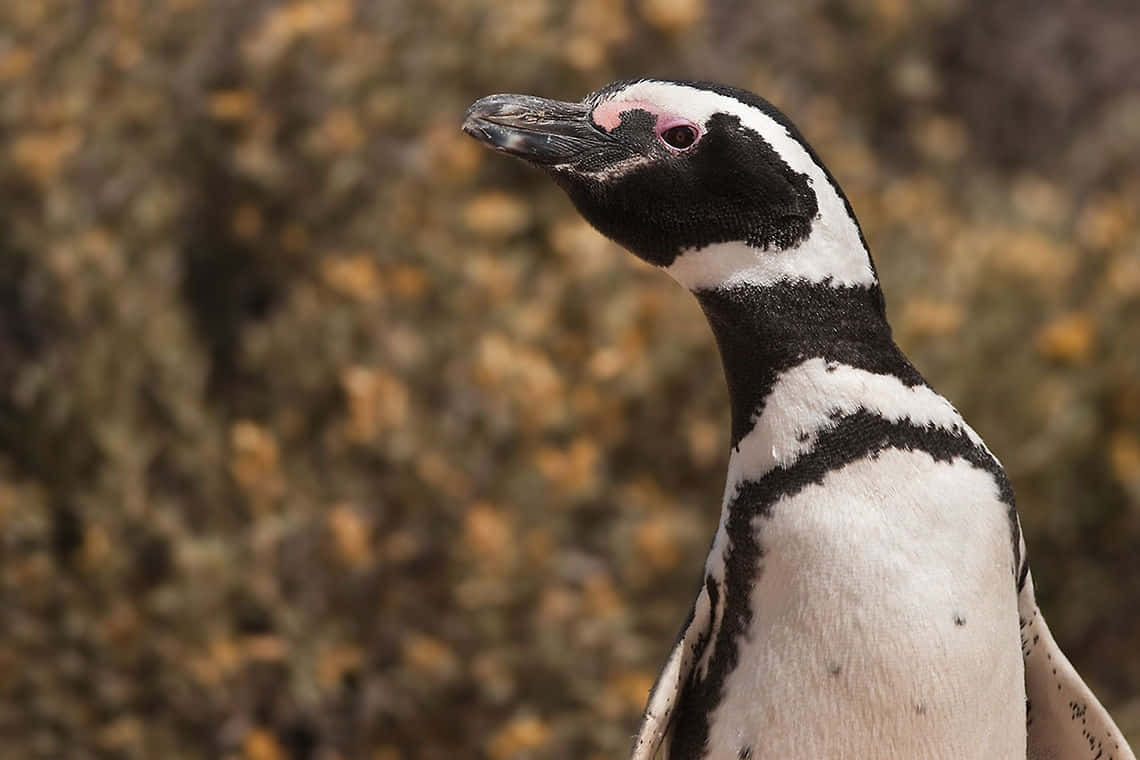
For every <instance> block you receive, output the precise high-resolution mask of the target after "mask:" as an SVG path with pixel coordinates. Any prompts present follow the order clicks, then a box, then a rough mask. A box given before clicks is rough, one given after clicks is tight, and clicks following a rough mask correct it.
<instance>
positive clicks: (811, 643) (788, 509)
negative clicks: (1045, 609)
mask: <svg viewBox="0 0 1140 760" xmlns="http://www.w3.org/2000/svg"><path fill="white" fill-rule="evenodd" d="M1008 519H1009V518H1008V510H1007V507H1006V505H1005V504H1003V503H1001V502H1000V501H999V498H998V492H997V487H996V485H995V483H994V480H993V478H992V476H991V475H990V474H988V473H986V472H984V471H982V470H980V469H977V468H975V467H973V466H971V465H970V464H968V463H967V462H965V461H963V460H960V459H956V460H953V461H951V462H936V461H935V460H934V459H933V458H932V457H930V456H929V455H928V454H926V453H923V452H918V451H913V452H912V451H900V450H887V451H883V452H882V453H880V454H879V455H878V457H877V458H875V459H865V460H860V461H857V462H854V463H852V464H849V465H847V466H845V467H843V468H841V469H839V470H836V471H833V472H832V473H830V474H829V475H827V476H826V478H825V479H824V482H823V483H822V484H820V485H811V486H808V487H806V488H804V489H803V490H801V491H800V492H799V493H797V494H796V495H794V496H791V497H787V498H784V499H781V500H780V501H778V502H776V504H775V505H774V508H773V509H772V512H771V516H770V517H758V518H756V520H755V521H754V523H753V528H754V530H755V531H756V535H757V539H758V541H759V544H760V546H761V547H762V549H763V551H764V557H763V559H762V560H761V562H762V566H761V567H759V568H757V573H758V580H757V582H756V584H755V585H754V587H753V589H752V599H751V603H752V610H753V618H752V623H751V628H750V630H749V633H748V635H747V636H746V637H743V638H742V639H741V640H740V642H739V644H738V646H739V660H738V661H739V663H740V664H739V667H737V668H736V669H735V670H733V671H732V672H731V673H730V674H729V676H728V679H727V681H726V683H725V685H724V690H723V694H724V697H723V700H722V702H721V703H720V705H719V706H718V707H717V709H716V710H715V711H714V713H713V715H712V716H711V720H710V732H709V742H708V747H709V748H710V749H711V754H710V755H709V757H715V758H721V757H723V758H726V759H731V760H735V759H736V758H738V756H739V753H740V751H741V749H742V748H743V747H746V746H747V747H751V756H752V757H753V758H756V759H757V760H759V758H780V759H781V760H788V759H789V758H821V757H827V758H845V757H849V758H882V757H891V758H954V759H955V760H962V759H963V758H979V760H980V759H981V758H986V759H987V760H991V759H992V758H1018V759H1019V760H1020V759H1021V758H1024V757H1025V701H1024V685H1023V683H1024V682H1023V673H1022V668H1023V665H1022V659H1021V650H1020V647H1019V639H1018V618H1017V602H1016V589H1015V588H1014V584H1013V582H1012V579H1011V578H1010V574H1009V567H1010V564H1009V563H1010V551H1011V550H1010V544H1009V523H1008Z"/></svg>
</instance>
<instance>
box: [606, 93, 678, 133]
mask: <svg viewBox="0 0 1140 760" xmlns="http://www.w3.org/2000/svg"><path fill="white" fill-rule="evenodd" d="M633 110H641V111H648V112H649V113H651V114H653V115H654V116H656V117H657V119H658V121H660V119H661V109H660V108H658V107H657V105H656V104H654V103H648V102H646V101H641V100H607V101H606V102H605V103H602V104H601V105H599V106H598V107H597V108H595V109H594V113H593V114H591V116H592V118H593V119H594V123H595V124H597V125H598V126H599V127H601V128H602V129H604V130H606V131H607V132H613V131H614V130H615V129H617V128H618V127H619V126H621V115H622V114H623V113H625V112H626V111H633Z"/></svg>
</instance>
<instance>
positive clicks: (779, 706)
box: [463, 79, 1135, 760]
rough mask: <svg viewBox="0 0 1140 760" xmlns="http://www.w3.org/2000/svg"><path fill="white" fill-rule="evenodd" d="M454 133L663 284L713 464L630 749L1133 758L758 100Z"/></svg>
mask: <svg viewBox="0 0 1140 760" xmlns="http://www.w3.org/2000/svg"><path fill="white" fill-rule="evenodd" d="M463 130H464V131H465V132H466V133H467V134H468V135H470V136H472V137H474V138H475V139H477V140H478V141H480V142H482V143H484V144H485V145H487V146H489V147H490V148H493V149H495V150H498V151H501V152H503V153H507V154H509V155H512V156H516V157H518V158H521V159H523V160H525V161H527V162H529V163H531V164H533V165H535V166H537V167H540V168H541V169H543V170H545V171H546V172H547V173H548V174H549V175H550V176H551V177H552V178H553V179H554V181H555V182H556V183H557V184H558V185H559V186H561V187H562V189H563V190H564V191H565V192H566V194H567V195H568V196H569V197H570V200H571V201H572V202H573V204H574V205H575V207H576V208H577V209H578V211H579V212H580V213H581V214H582V216H583V217H585V219H586V220H588V221H589V223H590V224H592V225H593V226H594V227H595V228H596V229H598V230H599V231H600V232H601V233H602V234H604V235H606V236H607V237H609V238H611V239H612V240H614V241H616V242H617V243H619V244H620V245H622V246H624V247H625V248H627V249H628V250H629V251H631V252H632V253H633V254H634V255H636V256H638V257H640V258H641V259H643V260H645V261H647V262H649V263H650V264H653V265H655V266H657V267H659V268H661V269H663V270H665V272H667V273H668V274H669V275H670V276H672V278H673V279H674V280H676V281H677V282H678V283H680V284H681V285H682V286H684V287H686V288H688V289H689V290H690V291H691V292H692V293H693V295H694V296H695V297H696V299H697V301H698V302H699V304H700V306H701V309H702V310H703V312H704V314H705V316H706V317H707V319H708V322H709V325H710V327H711V329H712V332H713V335H714V337H715V339H716V342H717V345H718V348H719V350H720V356H721V361H722V364H723V370H724V376H725V379H726V382H727V385H728V394H729V400H730V404H731V418H732V421H731V441H730V443H731V453H730V459H729V465H728V476H727V482H726V485H725V491H724V496H723V499H722V502H721V512H720V522H719V524H718V526H717V530H716V535H715V537H714V539H713V542H712V547H711V550H710V552H709V554H708V558H707V560H706V562H705V566H704V572H703V574H702V576H701V583H700V584H699V592H698V593H697V598H696V600H695V601H694V603H693V606H692V609H691V612H690V614H689V616H688V619H687V621H686V622H685V623H684V625H683V626H682V630H681V632H680V635H679V637H678V638H677V641H676V644H675V645H674V646H673V648H672V650H671V652H670V654H669V655H668V657H667V660H666V662H665V665H664V668H663V669H662V671H661V674H660V676H659V677H658V680H657V682H656V684H655V686H654V687H653V689H652V691H651V692H650V695H649V698H648V704H647V706H646V708H645V712H644V716H643V718H642V720H641V724H640V727H639V729H638V731H637V734H636V737H635V739H634V744H633V749H632V753H631V758H632V760H651V758H653V757H655V756H656V755H657V754H658V750H659V749H661V750H663V752H664V757H666V758H668V759H669V760H698V759H705V758H707V759H709V760H767V759H769V758H779V759H780V760H789V759H792V758H805V759H806V758H922V759H923V760H931V759H932V758H944V759H945V760H966V759H969V758H977V759H978V760H982V759H983V758H984V759H985V760H994V758H1003V759H1008V760H1013V759H1014V758H1016V759H1017V760H1022V759H1023V758H1029V759H1030V760H1078V759H1080V760H1092V759H1093V758H1099V759H1100V760H1134V758H1135V756H1134V755H1133V753H1132V751H1131V749H1130V748H1129V747H1128V745H1127V743H1126V742H1125V740H1124V738H1123V736H1122V735H1121V732H1120V731H1119V729H1118V728H1117V727H1116V725H1115V724H1114V722H1113V720H1112V718H1111V717H1110V716H1109V714H1108V713H1107V711H1106V710H1105V709H1104V708H1103V707H1102V706H1101V704H1100V702H1098V701H1097V698H1096V697H1095V696H1094V695H1093V693H1092V692H1091V690H1090V689H1089V688H1088V687H1087V686H1086V685H1085V683H1084V682H1083V681H1082V679H1081V677H1080V676H1079V675H1078V674H1077V673H1076V671H1075V670H1074V669H1073V667H1072V665H1071V664H1070V663H1069V661H1068V660H1067V659H1066V657H1065V655H1064V654H1063V653H1062V652H1061V650H1060V648H1059V647H1058V646H1057V643H1056V641H1054V639H1053V637H1052V635H1051V634H1050V632H1049V628H1048V626H1047V625H1046V623H1045V620H1044V618H1043V617H1042V616H1041V613H1040V611H1039V609H1038V607H1037V603H1036V601H1035V599H1034V592H1033V579H1032V576H1031V574H1030V572H1029V566H1028V562H1027V556H1026V546H1025V541H1024V538H1023V536H1022V532H1021V529H1020V525H1019V523H1018V517H1017V511H1016V508H1015V504H1014V494H1013V490H1012V488H1011V487H1010V482H1009V479H1008V477H1007V476H1006V474H1005V471H1004V470H1003V469H1002V466H1001V464H1000V463H999V462H998V460H997V458H996V457H995V456H994V455H993V454H992V453H991V452H990V450H989V449H988V448H987V447H986V444H985V443H984V442H983V441H982V439H981V438H980V437H979V436H978V434H977V433H976V432H974V430H973V429H972V428H971V427H970V426H969V425H968V424H966V422H965V420H963V418H962V417H961V415H960V414H959V413H958V411H957V410H956V409H955V408H954V406H953V405H952V404H951V403H950V402H949V401H947V400H946V399H945V398H943V397H942V396H940V395H939V394H938V393H937V392H935V391H934V389H933V388H932V387H931V386H930V384H929V383H927V382H926V380H925V379H924V378H923V377H922V375H920V374H919V372H918V371H917V370H916V369H915V367H914V366H913V365H912V364H911V363H910V361H908V359H907V358H906V357H905V356H904V355H903V353H902V351H901V350H900V349H899V348H898V346H897V345H896V344H895V342H894V341H893V339H892V337H891V328H890V326H889V324H888V322H887V318H886V308H885V303H884V299H883V293H882V290H881V288H880V286H879V281H878V277H877V274H876V271H875V267H874V264H873V263H872V260H871V256H870V253H869V249H868V246H867V242H866V239H865V238H864V235H863V232H862V230H861V229H860V226H859V222H858V221H857V219H856V217H855V214H854V212H853V211H852V208H851V204H850V203H849V202H848V200H847V198H846V196H845V195H844V193H843V191H842V190H841V189H840V187H839V185H838V184H837V183H836V181H835V179H834V177H833V176H832V175H831V174H830V172H829V171H828V170H827V168H826V167H825V166H824V164H823V162H822V161H820V159H819V157H818V156H817V155H816V153H815V151H814V150H813V149H812V148H811V146H810V145H809V144H808V143H807V141H806V140H805V139H804V138H803V137H802V136H801V134H800V132H799V130H798V129H797V128H796V127H795V126H794V125H793V124H792V122H791V121H790V120H789V119H788V118H787V117H786V116H784V114H782V113H781V112H780V111H778V110H777V109H776V108H775V107H773V106H772V105H771V104H770V103H768V102H767V101H765V100H764V99H762V98H760V97H758V96H756V95H753V94H752V93H750V92H746V91H743V90H740V89H735V88H732V87H727V86H724V85H720V84H714V83H707V82H683V81H667V80H658V79H640V80H632V81H621V82H615V83H614V84H611V85H609V86H607V87H604V88H602V89H601V90H598V91H597V92H594V93H592V94H590V95H588V96H587V97H586V98H585V99H583V100H582V101H581V102H578V103H569V102H559V101H555V100H548V99H545V98H538V97H532V96H525V95H491V96H489V97H485V98H483V99H481V100H478V101H477V102H475V103H474V104H473V105H472V106H471V107H470V109H469V110H468V111H467V114H466V117H465V119H464V122H463Z"/></svg>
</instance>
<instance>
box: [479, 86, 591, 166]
mask: <svg viewBox="0 0 1140 760" xmlns="http://www.w3.org/2000/svg"><path fill="white" fill-rule="evenodd" d="M463 131H464V132H466V133H467V134H469V135H471V136H472V137H474V138H475V139H476V140H479V141H480V142H482V143H485V144H487V145H489V146H490V147H492V148H494V149H496V150H501V151H503V152H504V153H509V154H511V155H512V156H518V157H519V158H522V159H525V160H527V161H530V162H531V163H534V164H538V165H540V166H546V167H552V166H559V165H562V164H571V163H574V162H575V161H576V160H577V159H579V158H581V157H582V156H583V155H584V154H585V153H588V152H590V151H592V150H594V149H596V148H597V147H599V146H600V145H601V143H602V142H603V141H604V137H603V135H602V132H601V130H599V129H598V128H597V127H595V126H594V125H593V123H591V121H590V110H589V108H588V107H587V106H586V105H585V104H583V103H563V102H562V101H558V100H547V99H546V98H536V97H533V96H531V95H488V96H487V97H485V98H481V99H480V100H477V101H475V103H473V104H472V106H471V107H470V108H468V109H467V115H466V116H465V117H464V119H463Z"/></svg>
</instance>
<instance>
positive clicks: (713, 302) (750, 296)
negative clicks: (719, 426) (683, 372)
mask: <svg viewBox="0 0 1140 760" xmlns="http://www.w3.org/2000/svg"><path fill="white" fill-rule="evenodd" d="M693 292H694V294H695V295H696V297H697V300H698V302H699V303H700V305H701V308H702V310H703V311H704V313H705V316H706V317H707V318H708V321H709V325H710V326H711V327H712V331H713V334H714V336H715V337H716V341H717V345H718V347H719V349H720V356H721V362H722V364H723V366H724V375H725V381H726V382H727V384H728V392H729V399H730V402H731V406H732V446H733V449H736V448H737V447H738V445H739V443H740V441H741V439H742V438H744V436H745V435H747V434H748V432H749V430H751V428H752V426H753V420H754V417H755V416H756V415H758V414H759V413H760V412H762V411H763V408H764V403H765V401H766V399H767V397H768V395H769V393H770V392H771V390H772V388H773V386H774V385H775V383H776V381H777V379H778V378H779V376H780V374H781V373H782V372H784V371H785V370H787V369H789V368H791V367H794V366H797V365H799V364H801V363H803V362H804V361H806V360H808V359H810V358H815V357H819V358H823V359H825V360H826V361H828V362H835V363H837V364H846V365H850V366H854V367H858V368H860V369H865V370H868V371H871V372H876V373H882V374H892V375H895V376H897V377H899V378H900V379H902V380H903V381H904V382H906V383H907V384H908V385H909V384H913V383H919V382H922V379H921V376H919V375H918V373H917V371H916V370H915V369H914V368H913V366H911V364H910V363H909V362H908V361H907V359H906V358H905V357H904V356H903V354H902V352H901V351H900V350H899V348H898V347H897V346H896V345H895V343H894V341H893V339H892V338H891V329H890V326H889V325H888V324H887V320H886V315H885V310H884V305H883V296H882V291H881V290H880V289H879V286H878V284H877V283H871V284H867V285H862V284H861V285H845V286H838V287H837V286H833V285H832V284H831V283H830V281H825V282H808V281H802V280H801V281H780V282H776V283H766V282H755V281H749V280H738V281H734V282H731V283H728V284H725V285H722V286H720V287H715V288H702V289H696V290H694V291H693Z"/></svg>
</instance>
